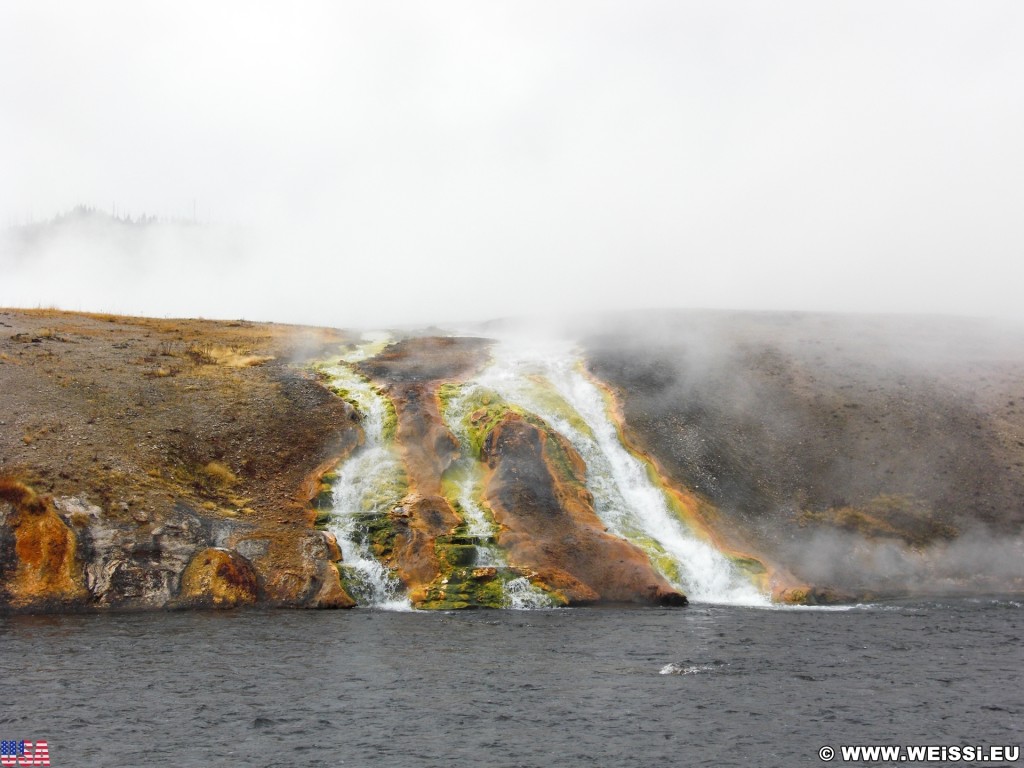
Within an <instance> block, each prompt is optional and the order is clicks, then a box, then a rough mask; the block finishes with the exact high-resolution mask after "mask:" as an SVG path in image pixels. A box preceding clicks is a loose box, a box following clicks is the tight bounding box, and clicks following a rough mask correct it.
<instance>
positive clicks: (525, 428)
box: [477, 410, 686, 605]
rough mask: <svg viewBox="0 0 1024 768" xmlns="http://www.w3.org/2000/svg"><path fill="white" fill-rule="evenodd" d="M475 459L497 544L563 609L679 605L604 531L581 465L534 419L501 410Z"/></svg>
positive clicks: (637, 552)
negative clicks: (481, 466)
mask: <svg viewBox="0 0 1024 768" xmlns="http://www.w3.org/2000/svg"><path fill="white" fill-rule="evenodd" d="M485 417H486V415H485V414H484V413H481V414H479V415H478V416H477V418H478V420H482V419H484V418H485ZM482 458H483V459H484V460H485V461H486V462H487V466H488V468H489V469H490V475H489V477H488V480H487V485H486V489H487V491H486V493H487V502H488V504H489V505H490V507H491V509H492V510H493V512H494V516H495V518H496V519H497V521H498V522H499V523H500V524H501V532H500V533H499V535H498V543H499V544H500V545H501V546H502V547H503V548H504V549H506V550H507V551H508V553H509V558H510V559H511V560H512V561H513V562H515V563H516V564H518V565H521V566H525V567H528V568H530V569H533V570H535V571H536V572H537V574H538V577H539V579H540V580H541V581H542V582H544V583H546V584H547V585H549V586H550V587H551V588H552V589H555V590H557V591H558V592H561V593H562V594H563V595H565V597H566V598H567V599H568V601H569V603H570V604H577V605H578V604H584V603H593V602H598V601H603V602H639V603H651V604H659V605H682V604H684V603H685V602H686V598H685V597H684V596H683V595H682V594H680V593H679V592H678V591H676V590H674V589H673V588H672V586H671V585H670V584H669V583H668V582H667V581H666V580H665V578H664V577H663V576H661V575H660V574H658V573H657V572H656V571H655V570H654V568H653V567H652V566H651V562H650V559H649V558H648V557H647V555H646V554H645V553H644V552H643V550H641V549H639V548H638V547H636V546H634V545H633V544H630V543H629V542H627V541H625V540H623V539H621V538H618V537H616V536H612V535H609V534H608V533H606V532H605V528H604V524H603V523H602V522H601V520H600V519H599V518H598V516H597V515H596V514H595V512H594V507H593V498H592V497H591V495H590V493H589V491H587V489H586V486H585V484H584V482H585V474H586V465H585V464H584V463H583V460H582V459H581V458H580V456H579V454H578V453H577V452H576V451H575V449H573V447H572V446H571V445H570V444H569V442H568V441H567V440H566V439H565V438H563V437H562V436H561V435H559V434H558V433H557V432H555V431H554V430H552V429H551V428H550V427H548V426H547V425H546V424H544V423H543V422H541V421H540V420H539V419H537V418H535V417H529V416H526V415H524V414H522V413H518V412H516V411H513V410H506V411H505V413H504V414H503V415H502V416H500V418H498V420H497V421H496V423H494V424H493V425H492V426H489V428H487V432H486V438H485V440H484V443H483V453H482Z"/></svg>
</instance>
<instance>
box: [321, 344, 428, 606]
mask: <svg viewBox="0 0 1024 768" xmlns="http://www.w3.org/2000/svg"><path fill="white" fill-rule="evenodd" d="M363 340H364V343H362V344H359V345H357V346H356V347H355V348H354V349H353V350H351V351H350V352H349V353H348V354H346V355H345V356H344V357H343V358H342V363H341V364H340V365H336V366H327V367H324V368H323V369H322V370H323V371H324V372H325V373H327V374H328V375H329V376H330V386H331V388H332V389H333V390H334V391H335V392H338V394H340V395H341V396H342V397H344V398H345V399H346V400H348V401H349V402H350V403H351V404H352V405H353V406H354V407H355V408H356V409H357V410H358V411H359V413H360V415H361V416H362V418H363V420H362V427H363V433H364V435H365V439H364V442H363V444H362V445H361V446H359V447H358V448H357V449H356V450H355V451H354V452H353V453H352V455H351V456H350V457H349V458H348V460H347V461H345V463H344V464H343V465H342V466H341V467H340V468H339V469H338V472H337V477H336V480H335V481H334V483H333V486H332V491H333V497H334V500H333V506H332V509H331V519H330V522H329V523H328V526H327V528H328V530H329V531H330V532H331V533H333V534H334V535H335V536H336V537H337V539H338V544H339V546H340V547H341V552H342V557H343V561H342V564H341V567H342V571H343V574H344V581H345V586H346V588H347V589H348V591H349V593H350V594H351V595H352V597H353V598H354V599H355V600H356V602H358V603H359V604H362V605H371V606H374V607H377V608H384V609H388V610H411V605H410V602H409V599H408V597H407V596H406V595H405V594H404V592H403V589H402V585H401V583H400V582H399V580H398V579H397V578H396V577H395V575H394V574H393V573H392V572H391V571H390V570H389V569H388V568H387V567H386V566H385V565H384V564H383V563H381V562H380V561H379V560H378V559H377V558H376V557H374V555H373V549H372V533H371V531H372V529H373V525H372V523H373V521H374V519H378V520H379V519H381V517H382V516H384V515H387V514H388V513H389V512H391V510H392V509H394V508H395V507H396V506H397V505H398V503H399V502H400V501H401V499H402V497H403V496H404V495H405V490H406V481H405V472H404V469H403V466H402V461H401V459H400V458H399V456H398V455H397V453H396V451H395V449H394V448H393V446H392V439H393V435H390V434H388V432H389V429H388V425H389V423H390V424H391V425H392V426H391V429H393V424H394V416H393V410H392V406H391V404H390V403H389V402H388V401H387V399H386V398H385V397H384V396H383V395H382V394H381V393H380V392H378V391H377V388H376V387H374V385H373V384H372V383H371V382H370V381H369V380H367V379H366V378H364V377H363V376H361V375H359V374H358V373H357V372H356V371H355V370H354V369H353V368H352V367H351V366H350V365H348V364H349V363H354V362H357V361H359V360H364V359H366V358H367V357H372V356H373V355H375V354H377V353H378V352H379V351H380V350H381V349H383V347H384V346H386V345H387V342H388V337H386V336H381V335H371V334H367V335H365V336H364V337H363Z"/></svg>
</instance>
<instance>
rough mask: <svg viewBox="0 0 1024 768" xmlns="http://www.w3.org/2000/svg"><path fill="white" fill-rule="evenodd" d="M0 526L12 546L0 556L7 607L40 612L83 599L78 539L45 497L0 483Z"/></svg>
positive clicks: (10, 482) (16, 484) (8, 482)
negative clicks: (5, 509) (5, 508)
mask: <svg viewBox="0 0 1024 768" xmlns="http://www.w3.org/2000/svg"><path fill="white" fill-rule="evenodd" d="M5 503H6V505H7V506H8V509H9V510H10V512H9V513H8V514H6V515H0V524H2V525H3V527H4V528H6V529H7V530H8V531H10V534H9V536H8V537H3V538H8V540H10V539H13V541H10V544H13V546H10V544H9V545H8V546H5V547H4V550H6V551H3V552H0V568H2V569H3V572H4V574H5V579H4V582H5V583H4V584H3V589H4V591H5V592H6V594H7V598H8V601H9V604H10V605H11V607H13V608H27V609H35V608H46V607H48V606H57V605H60V604H67V603H74V602H84V601H85V600H86V599H87V597H88V592H87V591H86V589H85V579H84V576H83V572H82V564H81V562H80V560H79V558H78V540H77V538H76V537H75V534H74V533H73V532H72V530H71V529H70V528H68V526H67V525H66V524H65V523H64V521H63V520H61V518H60V516H59V515H57V513H56V511H55V510H54V508H53V504H52V501H51V499H50V498H49V497H46V496H37V495H36V494H35V492H33V491H32V489H31V488H29V487H27V486H25V485H23V484H21V483H19V482H17V481H13V480H2V481H0V506H4V505H5Z"/></svg>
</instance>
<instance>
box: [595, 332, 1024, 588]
mask: <svg viewBox="0 0 1024 768" xmlns="http://www.w3.org/2000/svg"><path fill="white" fill-rule="evenodd" d="M587 354H588V359H589V364H590V368H591V370H592V371H593V372H594V374H595V375H597V376H598V377H600V378H602V379H604V380H605V381H607V382H609V383H610V384H611V385H612V386H613V387H614V388H615V391H616V392H617V393H618V395H619V398H620V401H621V403H622V406H623V415H624V419H625V422H626V424H627V426H628V433H629V435H630V437H631V439H632V440H633V441H634V443H635V445H636V446H637V447H638V448H639V449H641V450H643V451H645V452H648V453H649V454H650V455H651V456H653V457H654V458H655V459H656V460H657V461H658V463H659V465H660V466H661V467H662V468H663V470H664V471H665V472H666V473H667V475H668V476H669V478H670V480H671V481H672V482H673V483H674V484H676V485H678V486H679V487H683V488H689V489H694V490H695V491H697V492H698V493H699V494H701V495H702V496H703V497H705V498H707V499H708V500H709V501H711V502H712V504H713V505H714V506H715V508H716V511H717V512H716V513H717V515H718V521H717V523H716V525H715V527H716V529H717V530H718V531H719V532H720V533H721V534H722V535H724V536H726V537H728V538H730V540H732V541H733V542H735V543H736V544H737V546H739V547H741V548H742V549H745V550H746V551H749V552H754V553H756V554H758V555H759V556H761V557H763V558H765V559H768V560H771V561H774V562H778V563H783V564H785V566H786V567H787V568H788V569H790V570H791V571H792V572H793V573H795V574H796V575H797V577H798V578H799V579H801V580H803V581H806V582H810V583H812V584H817V585H819V586H826V585H827V586H830V587H832V588H834V589H835V590H838V591H839V592H841V593H847V594H857V595H863V594H865V593H869V594H887V593H894V594H899V593H905V592H908V591H911V592H916V591H922V590H923V591H936V592H943V591H952V590H959V589H966V590H972V591H981V590H985V589H992V590H1005V589H1020V588H1022V587H1024V570H1022V568H1021V562H1022V560H1021V556H1022V555H1024V549H1022V548H1021V539H1020V536H1021V531H1022V527H1024V333H1022V332H1021V331H1020V330H1019V329H1013V328H1008V327H997V326H994V325H992V324H988V323H984V322H981V321H969V320H953V319H943V318H910V317H856V316H840V315H804V314H792V313H764V314H756V313H727V312H689V313H649V314H645V315H636V316H631V317H629V318H622V319H621V320H620V322H618V323H617V324H616V326H615V328H614V329H613V330H607V329H606V330H603V331H600V332H594V333H591V334H590V336H589V339H588V343H587Z"/></svg>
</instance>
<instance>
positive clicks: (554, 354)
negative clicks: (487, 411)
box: [477, 338, 769, 605]
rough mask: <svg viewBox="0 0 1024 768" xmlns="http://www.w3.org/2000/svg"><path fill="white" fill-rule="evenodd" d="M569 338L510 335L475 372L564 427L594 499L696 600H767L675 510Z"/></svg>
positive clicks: (616, 527) (612, 525)
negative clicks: (627, 442) (623, 435)
mask: <svg viewBox="0 0 1024 768" xmlns="http://www.w3.org/2000/svg"><path fill="white" fill-rule="evenodd" d="M581 368H582V365H581V363H580V360H579V357H578V355H576V354H574V352H573V349H572V346H571V345H569V344H566V343H555V342H548V343H538V342H536V341H532V340H529V341H528V340H519V339H513V338H507V339H503V340H502V341H500V342H499V343H498V344H497V345H496V346H495V348H494V350H493V362H492V364H491V365H490V367H488V368H487V370H485V371H484V372H483V374H481V376H479V377H478V378H477V382H478V383H479V384H480V385H481V386H484V387H487V388H489V389H491V390H494V391H495V392H497V393H498V394H499V395H500V396H501V397H502V398H504V399H505V400H507V401H509V402H510V403H514V404H516V405H518V406H520V407H522V408H524V409H526V410H529V411H532V412H533V413H535V414H537V415H538V416H540V417H541V418H543V419H544V420H545V421H547V422H548V423H549V424H550V425H551V426H552V427H554V428H555V429H556V430H557V431H559V432H560V433H561V434H562V435H564V436H565V437H566V438H567V439H568V440H569V441H570V442H571V443H572V445H573V447H574V448H575V449H576V450H577V451H578V452H579V454H580V455H581V456H582V457H583V460H584V461H585V462H586V464H587V487H588V489H589V490H590V492H591V493H592V494H593V496H594V507H595V511H596V512H597V514H598V516H599V517H600V518H601V520H602V521H603V522H604V523H605V524H606V525H607V526H608V527H609V530H611V531H612V532H613V533H615V534H616V535H619V536H623V537H624V538H628V539H630V540H632V541H633V542H634V543H636V544H638V545H639V546H641V547H642V548H643V549H644V550H645V551H647V553H648V554H649V555H650V556H651V559H652V562H653V563H654V564H655V566H656V567H658V568H659V569H660V570H661V571H662V573H663V574H664V575H665V576H666V577H667V578H668V579H669V580H670V581H672V582H673V583H675V584H676V585H677V586H678V587H680V588H681V589H682V590H683V591H684V592H685V593H686V594H687V596H688V597H689V598H690V599H691V600H693V601H696V602H708V603H725V604H735V605H768V604H769V599H768V597H767V596H765V595H764V594H762V593H761V592H760V591H759V590H758V589H757V588H756V587H755V586H754V584H753V583H752V582H751V581H750V579H749V578H747V576H746V575H745V574H744V573H743V572H742V571H741V570H740V569H739V568H738V567H737V566H736V565H735V564H734V563H733V562H732V561H731V560H730V559H729V558H728V557H726V556H725V555H723V554H722V553H721V552H720V551H718V550H717V549H716V548H715V547H714V546H712V545H711V544H709V543H708V542H706V541H704V540H703V539H701V538H700V537H698V536H697V535H695V534H694V533H693V532H692V531H690V530H689V528H688V527H687V526H686V525H685V524H684V523H683V522H682V521H681V520H680V519H679V518H678V517H677V515H676V514H674V512H673V511H672V509H671V505H670V503H669V501H668V498H667V496H666V492H665V490H664V489H662V488H661V487H659V486H658V485H657V484H655V483H654V482H653V481H652V480H651V478H650V476H649V474H648V468H647V467H646V466H645V464H644V463H643V462H642V461H641V460H640V459H638V458H637V457H636V456H634V455H633V454H632V453H630V451H629V450H628V449H627V448H626V447H625V446H624V445H623V444H622V441H621V440H620V438H619V431H618V428H617V426H616V424H615V422H614V420H613V419H612V418H611V416H610V415H609V409H608V404H607V402H606V400H605V397H604V395H603V393H602V392H601V390H600V389H599V388H598V387H597V386H596V385H595V384H594V382H593V381H592V380H591V379H590V378H588V377H587V375H586V374H584V373H583V371H582V370H581Z"/></svg>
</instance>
